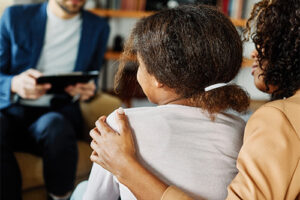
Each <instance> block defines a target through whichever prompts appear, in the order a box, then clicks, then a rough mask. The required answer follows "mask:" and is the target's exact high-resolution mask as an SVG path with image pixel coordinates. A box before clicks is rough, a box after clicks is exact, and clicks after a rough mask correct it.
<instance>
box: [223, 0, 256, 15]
mask: <svg viewBox="0 0 300 200" xmlns="http://www.w3.org/2000/svg"><path fill="white" fill-rule="evenodd" d="M219 1H220V2H219V4H220V5H221V9H222V11H223V12H224V14H226V15H227V16H229V17H231V18H234V19H247V18H248V17H249V15H250V11H251V8H252V6H253V4H254V3H255V2H256V1H257V0H219Z"/></svg>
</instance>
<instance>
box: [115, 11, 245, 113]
mask: <svg viewBox="0 0 300 200" xmlns="http://www.w3.org/2000/svg"><path fill="white" fill-rule="evenodd" d="M137 53H138V54H139V56H140V57H141V58H142V60H143V62H144V63H145V66H146V69H147V72H148V73H149V74H151V75H153V76H154V77H155V78H156V79H157V80H158V81H159V82H160V83H163V84H164V85H166V86H168V87H169V88H172V89H174V91H175V92H176V93H177V94H178V95H180V96H181V97H182V98H187V99H190V100H191V103H192V105H194V106H198V107H201V108H203V109H205V110H207V111H208V112H209V113H211V114H213V113H219V112H221V111H223V110H226V109H234V110H237V111H239V112H242V111H245V110H246V109H247V107H248V105H249V100H248V95H247V94H246V93H245V92H244V91H243V90H242V89H241V88H240V87H239V86H237V85H234V84H230V85H227V86H225V87H221V88H217V89H214V90H211V91H207V92H205V91H204V88H205V87H207V86H209V85H213V84H216V83H227V82H230V81H231V80H232V79H233V78H234V77H235V76H236V74H237V73H238V71H239V69H240V67H241V62H242V42H241V39H240V36H239V35H238V33H237V31H236V29H235V27H234V25H233V24H232V23H231V21H230V20H229V19H228V18H227V17H226V16H224V15H223V14H222V13H220V12H219V11H217V10H216V9H214V8H212V7H209V6H203V5H202V6H200V5H199V6H181V7H178V8H175V9H169V10H164V11H160V12H158V13H156V14H154V15H152V16H149V17H147V18H143V19H141V20H140V21H139V22H138V23H137V24H136V25H135V27H134V29H133V30H132V32H131V35H130V38H129V40H128V41H127V42H126V44H125V49H124V53H123V56H122V58H121V62H120V66H119V71H118V73H117V76H116V79H115V80H116V85H115V86H116V90H117V91H118V90H120V89H124V88H126V86H129V85H130V81H127V82H126V81H125V82H126V84H124V79H125V80H126V78H127V77H126V73H125V72H126V68H127V66H128V62H127V61H128V60H134V58H135V57H136V55H137ZM135 70H137V67H136V69H135ZM122 82H123V87H120V83H122ZM124 85H126V86H125V87H124ZM126 89H127V88H126ZM126 92H130V91H128V90H126Z"/></svg>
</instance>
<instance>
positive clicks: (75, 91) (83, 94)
mask: <svg viewBox="0 0 300 200" xmlns="http://www.w3.org/2000/svg"><path fill="white" fill-rule="evenodd" d="M95 90H96V85H95V83H94V81H90V82H88V83H77V84H76V85H75V86H73V85H70V86H68V87H66V88H65V91H66V92H67V93H68V94H69V95H71V96H72V97H74V96H76V95H79V96H80V100H82V101H85V100H88V99H89V98H91V97H92V96H94V94H95Z"/></svg>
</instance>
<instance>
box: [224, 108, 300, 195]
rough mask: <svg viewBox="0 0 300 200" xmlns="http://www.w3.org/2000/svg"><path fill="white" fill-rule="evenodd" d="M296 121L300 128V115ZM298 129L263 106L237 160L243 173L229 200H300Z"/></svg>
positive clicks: (248, 128)
mask: <svg viewBox="0 0 300 200" xmlns="http://www.w3.org/2000/svg"><path fill="white" fill-rule="evenodd" d="M271 105H272V104H271ZM283 110H284V109H283ZM298 110H299V109H298ZM295 117H297V118H296V119H298V120H297V121H298V123H299V124H300V112H299V113H292V118H293V120H294V119H295ZM297 127H299V126H298V125H297V126H294V125H293V124H291V121H290V120H289V118H288V117H287V116H286V114H285V113H284V111H282V110H281V109H279V108H277V107H273V106H263V107H262V108H260V109H259V110H258V111H257V112H255V113H254V114H253V116H252V117H251V118H250V120H249V121H248V123H247V126H246V129H245V135H244V144H243V146H242V148H241V151H240V153H239V156H238V160H237V168H238V170H239V173H238V174H237V176H236V177H235V178H234V179H233V181H232V183H231V184H230V185H229V187H228V197H227V199H230V200H234V199H251V200H254V199H272V200H276V199H289V200H290V199H300V195H299V194H300V161H299V160H300V142H299V135H298V134H299V132H300V130H297Z"/></svg>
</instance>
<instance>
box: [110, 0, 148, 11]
mask: <svg viewBox="0 0 300 200" xmlns="http://www.w3.org/2000/svg"><path fill="white" fill-rule="evenodd" d="M105 7H106V9H110V10H128V11H143V10H145V7H146V0H107V1H106V6H105Z"/></svg>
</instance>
